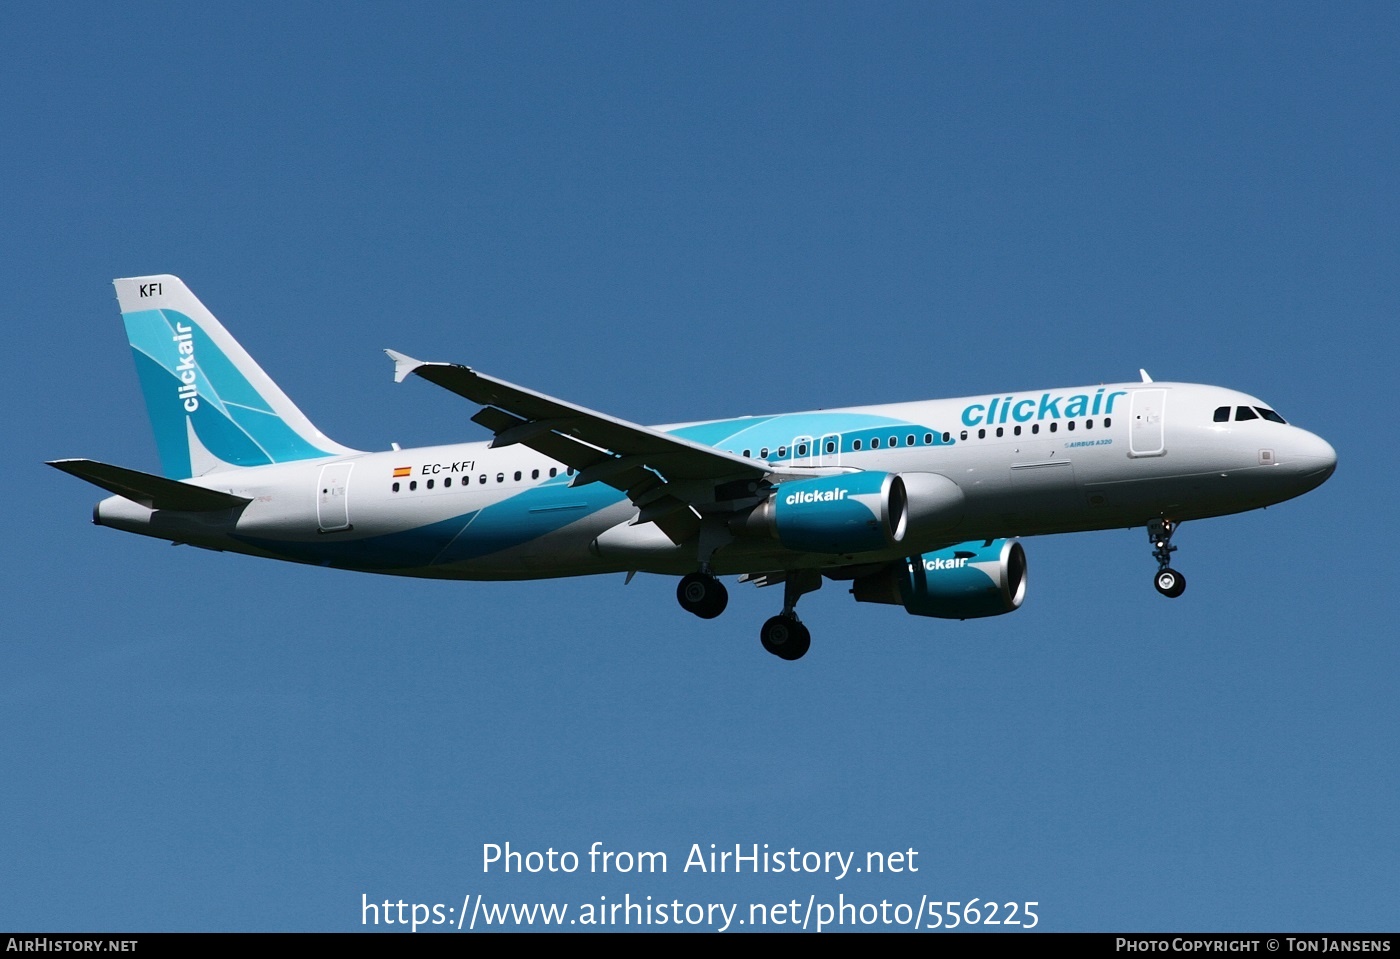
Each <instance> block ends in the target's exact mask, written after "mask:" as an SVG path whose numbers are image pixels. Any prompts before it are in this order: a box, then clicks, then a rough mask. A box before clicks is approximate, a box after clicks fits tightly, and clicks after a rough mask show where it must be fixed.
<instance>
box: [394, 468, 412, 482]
mask: <svg viewBox="0 0 1400 959" xmlns="http://www.w3.org/2000/svg"><path fill="white" fill-rule="evenodd" d="M412 472H413V467H412V466H395V467H394V478H395V479H398V478H399V477H400V476H407V475H408V474H409V473H412Z"/></svg>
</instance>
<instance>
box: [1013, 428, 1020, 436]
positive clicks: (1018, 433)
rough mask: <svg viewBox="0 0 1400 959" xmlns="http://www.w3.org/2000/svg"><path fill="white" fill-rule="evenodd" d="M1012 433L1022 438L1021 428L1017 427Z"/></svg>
mask: <svg viewBox="0 0 1400 959" xmlns="http://www.w3.org/2000/svg"><path fill="white" fill-rule="evenodd" d="M1011 432H1013V433H1015V434H1016V435H1017V436H1020V435H1021V427H1019V426H1018V427H1016V428H1015V429H1013V430H1012V431H1011Z"/></svg>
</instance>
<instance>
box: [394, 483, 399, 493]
mask: <svg viewBox="0 0 1400 959" xmlns="http://www.w3.org/2000/svg"><path fill="white" fill-rule="evenodd" d="M398 491H399V484H398V483H395V484H394V492H395V493H397V492H398Z"/></svg>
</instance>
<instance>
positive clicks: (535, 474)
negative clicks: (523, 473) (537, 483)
mask: <svg viewBox="0 0 1400 959" xmlns="http://www.w3.org/2000/svg"><path fill="white" fill-rule="evenodd" d="M539 478H540V471H539V470H530V479H539Z"/></svg>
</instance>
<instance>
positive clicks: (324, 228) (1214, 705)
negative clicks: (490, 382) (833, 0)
mask: <svg viewBox="0 0 1400 959" xmlns="http://www.w3.org/2000/svg"><path fill="white" fill-rule="evenodd" d="M0 30H3V33H4V35H5V36H7V37H9V38H11V43H10V44H8V50H7V55H6V58H5V59H4V62H3V63H2V64H0V120H3V122H4V130H5V138H4V147H3V149H2V150H0V173H2V174H3V182H4V183H5V190H4V192H3V199H0V212H3V221H4V223H5V225H6V227H7V229H6V230H5V231H4V233H3V236H0V250H2V251H3V255H4V262H5V264H6V279H7V282H6V284H5V292H4V294H3V296H4V303H5V306H6V314H7V315H8V316H9V318H10V323H9V326H8V329H9V331H10V335H11V337H12V341H13V339H14V338H16V337H17V339H18V344H17V349H15V350H13V351H12V362H11V363H10V365H9V374H10V375H9V377H8V383H9V387H10V388H9V389H7V391H6V395H7V404H6V405H7V407H8V408H9V409H10V411H11V414H10V419H9V424H10V425H9V426H8V428H7V433H6V438H7V442H6V446H7V449H8V452H7V453H6V456H7V458H8V468H7V469H6V470H5V471H4V476H5V491H6V494H7V499H8V500H9V502H10V503H11V504H12V506H11V508H10V509H9V510H7V511H5V513H4V516H3V519H0V523H3V534H4V535H3V537H0V543H3V544H4V545H3V547H0V548H3V549H4V551H5V555H6V563H5V569H6V572H7V575H6V577H5V592H6V596H7V602H6V608H7V609H8V610H9V614H8V616H7V617H6V622H7V623H8V625H9V628H8V629H7V630H5V654H4V661H5V668H4V669H3V671H0V728H3V730H4V732H3V735H0V763H3V766H4V768H5V769H7V770H9V774H8V775H7V776H6V777H4V778H3V780H0V813H3V815H0V851H3V858H4V861H5V868H4V869H3V870H0V927H5V928H11V929H18V928H30V929H38V928H42V929H65V930H83V929H102V930H160V929H192V930H208V929H217V930H239V929H247V930H284V929H291V930H303V929H304V930H350V929H358V928H361V926H360V918H361V908H360V907H361V902H362V899H361V897H362V896H367V897H368V898H369V900H371V901H382V900H384V899H391V900H395V901H397V900H399V899H403V900H405V901H407V902H424V903H444V904H448V905H454V904H459V903H461V902H462V900H463V897H464V896H466V895H469V894H470V895H483V896H486V897H487V898H489V899H491V900H493V901H500V902H507V901H521V902H525V901H556V902H567V903H571V904H574V905H578V904H582V903H597V902H599V901H600V898H599V897H601V896H607V897H608V900H609V901H615V900H616V899H617V898H620V897H622V896H624V895H629V894H630V895H631V896H632V897H633V898H634V899H637V898H639V897H645V896H647V895H651V896H653V897H654V898H655V900H656V901H662V900H663V899H664V900H667V901H669V900H671V899H673V898H674V899H679V900H681V901H682V902H709V901H726V902H739V903H743V904H745V907H746V904H747V903H749V902H775V901H785V900H787V899H791V898H800V899H802V900H804V901H805V900H806V899H807V898H808V896H810V895H815V896H817V897H818V898H820V899H823V900H833V901H834V900H835V899H836V897H837V896H838V895H840V894H844V895H845V896H846V898H847V901H859V902H867V901H875V902H878V901H879V900H881V899H888V900H890V901H892V902H914V903H917V902H919V901H920V899H921V897H924V896H927V898H928V899H930V900H958V901H967V900H969V899H972V898H974V897H977V898H979V899H981V900H982V901H984V902H985V901H987V900H995V901H997V902H999V903H1004V902H1008V901H1017V902H1022V901H1029V900H1033V901H1037V902H1039V903H1040V905H1039V907H1038V912H1039V915H1040V917H1041V928H1043V929H1051V930H1099V929H1104V930H1155V929H1190V930H1216V929H1220V930H1232V929H1233V930H1249V929H1299V930H1303V929H1317V930H1365V929H1370V930H1376V929H1391V930H1393V929H1394V928H1395V926H1396V915H1397V913H1396V906H1395V903H1396V896H1397V893H1400V881H1398V880H1400V873H1398V872H1397V868H1396V863H1397V862H1400V825H1397V823H1400V816H1397V815H1396V810H1397V800H1400V773H1398V772H1397V765H1396V759H1395V757H1396V755H1397V753H1398V752H1400V735H1398V734H1397V707H1396V704H1395V681H1396V680H1395V677H1396V676H1397V675H1400V653H1397V648H1396V642H1395V626H1394V617H1395V613H1396V598H1395V597H1396V593H1395V581H1396V576H1397V573H1400V563H1397V561H1396V558H1395V555H1394V553H1393V550H1392V549H1391V547H1390V544H1389V542H1388V537H1389V535H1390V534H1391V533H1392V532H1393V529H1394V526H1395V523H1396V520H1397V510H1396V506H1395V496H1394V491H1393V488H1392V487H1393V476H1394V471H1395V468H1396V465H1397V464H1396V457H1395V444H1394V443H1393V442H1391V441H1390V439H1389V436H1390V433H1391V431H1390V429H1389V428H1388V426H1387V422H1388V417H1382V416H1380V415H1379V414H1380V413H1381V412H1384V411H1387V410H1388V409H1389V407H1390V406H1391V405H1393V404H1392V403H1391V402H1390V401H1389V399H1388V397H1389V394H1390V392H1391V391H1392V390H1393V388H1394V376H1393V366H1394V362H1395V359H1394V358H1395V356H1396V353H1397V347H1400V342H1397V339H1400V338H1398V337H1397V333H1396V328H1397V319H1400V271H1397V269H1396V263H1397V262H1400V261H1398V260H1397V253H1400V203H1398V202H1397V200H1400V191H1397V186H1396V183H1397V181H1396V170H1397V169H1400V111H1397V109H1396V104H1397V102H1400V57H1398V56H1397V55H1396V50H1397V42H1400V14H1398V13H1397V12H1396V9H1395V7H1394V6H1393V5H1387V4H1368V3H1354V4H1346V5H1341V6H1325V7H1324V6H1319V5H1294V4H1267V5H1266V4H1228V5H1222V4H1204V3H1202V4H1195V3H1173V4H1161V5H1153V6H1146V5H1122V4H1076V5H1072V6H1069V7H1065V6H1063V5H1049V4H979V5H972V4H958V5H953V4H916V5H905V4H894V3H891V4H881V5H878V6H876V7H874V8H873V9H872V8H871V7H870V6H869V5H855V4H804V5H795V4H767V5H751V4H744V5H739V4H704V5H699V4H654V3H645V4H644V3H636V4H586V5H585V4H514V5H508V6H503V7H501V8H499V9H493V8H490V7H488V6H487V5H458V4H417V5H368V4H365V5H350V6H345V5H338V4H309V3H299V4H290V5H286V4H278V5H272V4H249V5H244V6H241V7H237V8H225V9H216V10H213V11H206V10H203V9H198V10H197V9H194V8H191V7H189V6H188V5H168V6H166V5H153V4H133V5H105V4H81V3H80V4H69V5H63V6H49V7H42V8H35V7H33V6H20V5H10V6H6V7H4V8H0ZM165 272H169V273H174V274H177V275H179V276H181V277H183V278H184V279H185V280H186V281H187V282H188V283H189V284H190V286H191V287H192V288H193V289H194V291H195V292H196V293H197V294H198V295H199V296H200V297H201V298H202V299H203V300H204V301H205V303H206V304H207V305H208V306H209V307H210V308H211V309H212V310H213V311H214V312H215V313H216V314H217V315H218V316H219V317H220V318H221V319H222V320H223V321H224V322H225V323H226V324H227V325H228V326H229V328H230V329H231V330H232V331H233V333H234V334H235V335H236V336H237V337H239V339H240V340H241V341H242V342H243V344H244V345H245V346H246V347H247V348H248V349H249V351H250V352H251V353H252V354H253V355H254V356H256V357H257V358H258V359H259V361H260V362H261V363H262V364H263V366H264V367H265V368H266V369H267V370H268V372H269V373H271V374H272V376H273V377H274V378H275V379H277V380H278V382H279V383H280V384H281V385H282V386H283V388H284V389H285V390H286V391H287V392H288V393H289V394H290V395H291V396H292V398H293V399H294V400H296V402H297V403H298V404H299V405H300V406H301V407H302V408H303V409H304V410H305V411H306V412H307V414H308V415H309V416H311V418H312V419H313V420H314V421H315V422H316V423H317V424H318V425H319V426H320V427H321V428H322V429H323V430H325V431H326V432H327V433H328V434H329V435H331V436H333V437H334V438H336V439H337V440H339V441H341V442H343V443H346V444H349V445H351V446H357V447H360V448H366V449H383V448H387V447H388V444H389V443H390V442H399V443H401V444H403V445H404V446H409V445H414V444H429V443H440V442H451V441H459V440H461V441H467V440H474V439H480V438H483V435H484V434H483V433H482V432H481V431H480V430H479V429H478V428H477V427H475V426H474V425H473V424H472V423H470V422H469V417H470V415H471V414H472V413H473V412H474V411H475V410H474V408H472V407H471V406H470V405H469V404H466V403H465V402H463V401H461V400H459V399H458V398H456V397H454V396H452V395H450V394H448V393H445V392H444V391H441V390H437V389H435V388H433V387H431V386H429V385H427V384H424V383H421V382H410V383H407V384H404V385H401V386H395V384H394V383H393V382H392V366H391V364H390V363H389V361H388V360H386V359H385V357H384V356H383V354H382V353H381V352H380V350H381V349H382V348H384V347H392V348H395V349H399V350H402V351H404V352H407V353H410V354H412V355H415V356H422V357H425V358H428V359H442V360H453V361H457V362H463V363H470V364H472V365H473V366H475V367H477V368H479V369H482V370H483V371H486V372H490V373H493V374H495V375H497V376H501V377H504V378H506V379H510V380H513V381H516V382H520V383H523V384H528V385H531V386H533V387H535V388H537V389H541V390H544V391H546V392H549V393H551V394H554V395H558V396H563V397H568V398H570V399H573V400H575V401H577V402H580V403H583V404H585V405H588V406H591V407H593V408H596V409H601V410H606V411H608V412H610V413H612V414H614V415H617V416H621V417H625V418H628V419H632V420H636V421H640V422H648V423H659V422H675V421H680V420H691V419H700V418H705V417H721V416H729V415H736V414H743V413H761V412H777V411H784V410H797V409H808V408H815V407H831V406H841V405H851V404H861V403H875V402H885V401H890V402H892V401H898V400H908V399H922V398H931V397H938V396H959V395H967V394H973V393H980V392H993V391H1006V390H1021V389H1026V390H1029V389H1039V388H1048V387H1060V386H1069V385H1074V384H1082V383H1098V382H1112V381H1115V380H1131V379H1135V378H1136V376H1137V370H1138V368H1139V367H1146V368H1147V369H1148V370H1149V372H1151V373H1152V374H1153V375H1154V376H1155V377H1156V378H1158V379H1162V380H1182V381H1190V382H1204V383H1214V384H1219V385H1225V386H1230V387H1234V388H1237V389H1241V390H1244V391H1247V392H1250V393H1253V394H1255V395H1258V396H1261V397H1262V398H1264V399H1265V400H1266V401H1267V402H1269V403H1271V404H1272V405H1274V406H1275V407H1276V408H1277V409H1278V410H1280V411H1281V412H1282V413H1283V414H1284V415H1285V416H1287V417H1288V418H1289V419H1290V420H1292V421H1294V422H1296V423H1298V424H1299V425H1301V426H1304V427H1305V428H1308V429H1312V430H1314V431H1315V432H1318V433H1319V434H1321V435H1322V436H1324V437H1325V438H1327V439H1328V440H1329V441H1330V442H1331V443H1332V444H1333V446H1335V447H1336V449H1337V451H1338V455H1339V467H1338V471H1337V474H1336V476H1335V477H1334V478H1333V479H1332V480H1331V481H1329V482H1328V483H1327V484H1326V485H1325V486H1324V487H1322V488H1321V489H1319V490H1317V491H1316V492H1314V493H1311V494H1309V495H1308V496H1306V497H1304V498H1302V499H1299V500H1297V501H1294V502H1290V503H1287V504H1283V505H1281V506H1279V507H1276V508H1272V509H1269V510H1267V511H1261V512H1256V513H1251V514H1245V515H1241V516H1236V517H1229V518H1223V519H1218V520H1213V521H1208V522H1201V523H1192V524H1187V525H1185V526H1183V527H1182V529H1181V532H1180V533H1179V535H1178V536H1177V538H1176V543H1177V545H1179V546H1180V547H1181V550H1180V552H1179V553H1178V554H1177V557H1176V558H1177V563H1176V565H1177V566H1178V568H1180V569H1181V570H1182V571H1183V572H1185V573H1186V575H1187V576H1188V577H1189V579H1190V583H1191V585H1190V589H1189V590H1188V592H1187V594H1186V595H1185V597H1183V598H1182V599H1181V600H1179V601H1176V602H1169V601H1166V600H1164V599H1162V598H1161V597H1159V596H1158V595H1157V594H1156V593H1155V592H1154V591H1153V589H1152V587H1151V574H1152V571H1153V569H1154V564H1153V562H1152V559H1151V557H1150V550H1149V546H1148V543H1147V540H1146V537H1145V535H1144V534H1143V531H1142V530H1140V529H1137V530H1118V531H1106V532H1100V533H1089V534H1081V535H1077V536H1067V537H1050V538H1040V539H1031V540H1027V541H1025V546H1026V549H1027V553H1028V556H1029V562H1030V588H1029V595H1028V599H1027V602H1026V605H1025V606H1024V607H1023V608H1022V609H1021V610H1019V611H1018V612H1016V613H1015V614H1014V615H1010V616H1005V617H1000V618H995V619H992V620H984V621H978V622H968V623H957V622H943V621H937V620H925V619H919V618H916V617H910V616H907V615H905V614H904V613H903V612H902V611H901V610H898V609H895V608H887V607H878V606H864V605H862V606H857V605H856V604H854V603H853V602H852V601H851V598H850V597H849V596H847V595H845V591H844V590H843V589H841V588H840V587H839V586H835V585H833V584H828V586H827V587H826V588H825V589H823V590H822V591H820V592H819V593H817V594H815V595H812V596H808V597H806V598H805V599H804V600H803V604H802V612H803V616H804V619H805V621H806V622H807V623H808V624H809V626H811V628H812V632H813V637H814V638H813V647H812V652H811V653H810V654H809V655H808V656H807V658H806V659H804V660H803V661H801V662H800V663H797V664H786V663H782V662H779V661H777V660H775V659H774V658H773V657H770V656H768V655H766V654H765V653H763V651H762V650H761V648H760V647H759V644H758V641H757V631H758V626H759V625H760V624H761V623H762V621H763V620H764V619H765V618H767V617H768V616H770V615H772V613H774V612H776V611H777V608H778V607H779V606H780V604H781V597H780V596H777V595H774V593H775V592H776V591H774V590H764V591H760V590H756V589H753V588H751V587H740V586H734V587H733V588H732V589H731V603H730V607H729V610H728V612H726V614H725V615H724V616H723V617H721V618H719V619H717V620H714V621H711V622H702V621H699V620H696V619H694V618H693V617H690V616H687V615H686V614H684V613H683V612H681V611H680V610H679V609H678V608H677V606H676V604H675V600H674V596H673V593H674V582H672V581H671V580H669V579H664V578H660V577H648V576H639V577H638V578H637V579H636V580H634V581H633V582H632V583H631V584H630V585H627V586H625V587H624V585H623V582H622V577H620V576H619V577H607V578H595V579H583V580H561V581H544V582H534V583H512V584H486V583H435V582H417V581H412V580H398V579H393V578H387V577H382V578H376V577H372V576H361V575H356V574H351V573H341V572H332V571H326V570H321V569H314V568H301V567H296V566H291V565H285V564H277V563H270V562H264V561H259V560H254V559H249V558H246V557H238V556H228V555H223V554H213V553H205V552H199V551H195V550H191V549H188V548H172V547H170V546H168V545H164V544H162V543H160V542H157V541H154V540H144V539H140V538H136V537H131V536H126V535H122V534H119V533H117V532H114V531H111V530H105V529H99V528H95V527H93V526H92V525H90V523H89V522H88V519H89V510H90V508H91V504H92V502H93V501H94V500H95V499H96V498H97V495H96V491H95V490H93V489H90V488H88V487H86V486H84V485H83V484H81V483H78V482H77V481H75V480H73V479H71V478H69V477H65V476H62V475H60V474H59V473H57V472H55V471H53V470H51V469H49V468H48V467H45V466H43V465H42V462H43V461H44V460H47V459H55V458H59V457H66V456H87V457H92V458H95V459H99V460H103V461H108V462H115V463H120V464H123V465H127V466H132V467H135V468H140V469H149V470H155V469H157V468H158V463H157V460H156V453H155V446H154V442H153V439H152V437H151V433H150V428H149V426H148V424H147V421H146V418H145V411H144V408H143V406H142V403H141V397H140V394H139V390H138V386H137V382H136V377H135V373H134V370H133V368H132V363H131V360H130V358H129V351H128V349H127V347H126V344H125V340H124V337H123V334H122V330H121V324H120V319H119V316H118V312H117V309H116V303H115V299H114V297H113V292H112V287H111V285H110V280H111V278H112V277H116V276H131V275H141V274H148V273H165ZM507 841H509V842H510V843H511V844H512V847H513V848H515V849H519V850H530V849H538V850H543V849H546V848H549V847H553V848H555V849H557V850H572V851H575V852H579V853H583V852H586V850H587V849H588V848H589V847H590V846H591V844H592V843H594V842H595V841H596V842H602V843H603V844H604V847H605V848H609V849H614V850H633V851H640V850H658V851H664V852H666V853H667V854H668V857H669V859H670V869H669V871H668V872H667V874H665V875H653V876H616V875H608V876H600V875H589V874H586V866H585V868H584V870H583V871H581V872H579V873H576V874H573V875H560V874H556V875H538V876H518V875H502V874H501V873H499V872H492V873H484V872H483V869H482V847H483V845H484V844H486V843H502V844H503V843H505V842H507ZM695 843H698V844H700V845H701V846H702V848H708V846H709V844H710V843H715V844H717V845H718V846H720V847H722V848H723V847H729V848H732V847H733V845H734V844H735V843H739V844H743V845H744V846H745V847H748V846H750V845H751V844H753V843H759V844H760V845H761V844H763V843H768V844H769V845H770V847H771V848H772V849H780V848H782V849H786V848H796V849H798V850H804V851H805V850H818V851H821V850H845V851H855V852H857V853H858V854H859V855H860V856H862V857H863V856H864V854H865V853H866V852H867V851H870V850H904V849H908V848H912V849H915V850H917V851H918V853H919V856H918V859H917V862H918V864H919V866H920V868H919V871H918V872H917V873H904V874H900V875H885V876H870V875H861V876H858V877H857V876H852V877H848V878H846V879H843V880H835V879H833V878H832V877H830V876H826V875H813V876H798V877H793V876H789V875H783V876H774V875H758V876H754V875H740V876H735V875H722V876H716V875H703V876H702V875H697V874H696V873H695V872H694V871H691V872H688V873H685V872H682V871H681V868H680V867H681V865H682V864H683V863H684V860H685V857H686V853H687V852H688V851H689V849H690V847H691V845H692V844H695Z"/></svg>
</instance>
